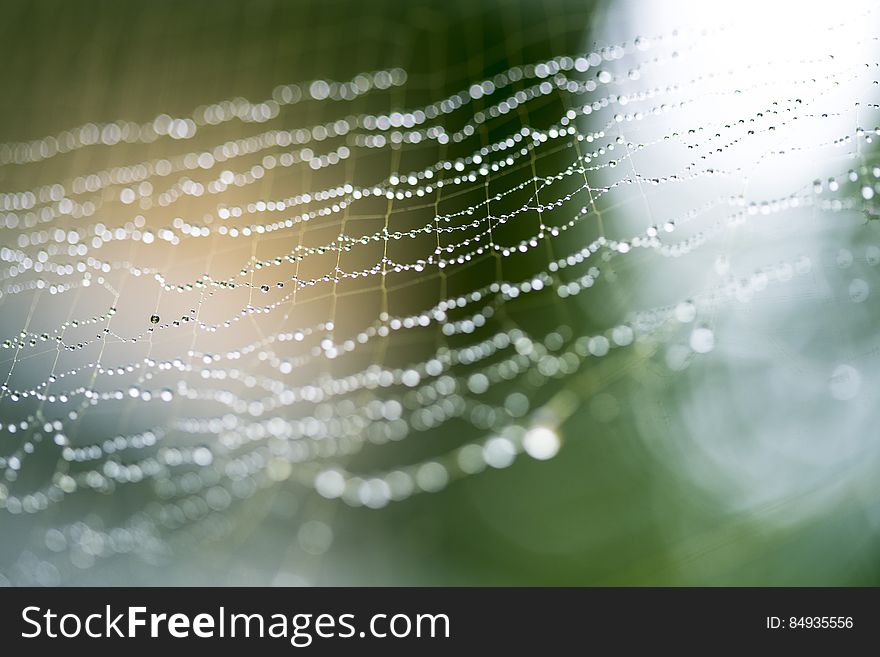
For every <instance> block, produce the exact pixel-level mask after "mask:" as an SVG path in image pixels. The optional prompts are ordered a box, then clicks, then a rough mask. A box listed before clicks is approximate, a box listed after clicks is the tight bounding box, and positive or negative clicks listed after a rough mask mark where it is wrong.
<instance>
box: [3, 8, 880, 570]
mask: <svg viewBox="0 0 880 657" xmlns="http://www.w3.org/2000/svg"><path fill="white" fill-rule="evenodd" d="M870 17H871V18H873V15H870ZM862 19H863V17H853V18H851V19H848V20H847V21H846V22H844V23H842V24H840V25H832V26H830V27H827V28H826V29H827V30H829V31H834V30H837V31H843V32H844V33H845V34H846V35H847V37H846V38H847V39H848V41H847V43H849V42H852V41H858V40H859V39H863V38H864V36H863V32H864V31H865V30H864V23H863V22H862ZM726 29H729V28H728V27H726V26H724V25H720V26H701V27H700V29H681V30H671V31H669V32H657V33H643V34H642V35H637V34H629V35H627V36H626V38H624V39H621V40H619V41H611V40H608V39H605V40H602V39H601V37H602V36H603V35H602V34H598V35H597V41H596V43H595V44H594V45H593V47H591V48H588V49H585V50H583V51H581V52H575V51H572V52H568V53H563V54H555V55H554V56H552V57H550V58H545V59H541V60H536V61H523V60H522V57H521V55H522V49H521V48H520V47H519V44H517V47H514V44H516V43H517V42H516V40H513V39H509V40H507V41H505V43H504V47H503V48H502V49H500V50H499V49H487V50H486V51H479V50H478V52H479V55H478V56H472V57H470V58H469V59H468V61H467V64H466V66H465V68H464V70H462V71H457V72H456V71H447V73H446V74H447V75H449V76H450V77H452V76H453V75H455V74H458V75H461V76H463V79H466V80H467V83H466V84H464V85H463V86H460V88H459V89H458V90H457V91H455V92H452V93H448V94H437V93H433V94H432V90H434V89H437V88H440V87H441V86H442V85H439V84H437V82H436V81H435V80H431V79H427V78H426V77H425V76H424V75H421V76H419V75H412V74H410V73H409V72H408V71H406V70H404V69H403V68H400V67H393V68H388V69H382V70H371V71H363V72H360V73H356V74H353V75H351V76H350V77H348V78H346V79H342V80H338V81H336V80H331V79H323V78H322V79H315V80H306V81H303V82H298V83H287V82H281V81H280V80H275V81H273V82H274V83H276V84H278V86H275V87H274V88H272V87H271V85H270V86H269V87H267V91H266V93H264V94H263V96H262V97H261V98H257V99H250V100H248V99H245V98H243V97H235V98H230V99H228V100H222V101H212V100H211V99H210V98H205V99H203V102H205V103H206V104H204V105H200V106H198V107H195V108H193V109H191V110H188V111H184V112H178V113H177V114H172V113H171V112H161V113H157V114H156V115H155V116H153V117H151V118H149V119H148V120H141V121H132V120H128V119H119V120H115V121H108V122H103V123H99V122H89V123H85V124H83V125H78V126H75V127H71V126H67V127H66V128H64V129H62V130H60V131H57V132H54V133H52V134H48V135H47V136H44V137H42V138H38V139H31V140H28V141H23V142H8V143H5V144H3V145H2V146H0V165H2V167H3V169H4V172H5V173H6V177H5V178H4V181H5V182H4V187H5V191H4V192H3V193H2V194H0V207H2V217H3V218H2V221H3V232H4V242H3V243H4V246H3V249H2V252H0V258H2V260H3V263H4V265H3V271H2V276H0V286H2V287H0V304H2V309H3V313H2V315H3V319H2V326H3V330H4V336H3V337H4V339H5V342H4V343H3V347H4V349H3V359H2V370H0V376H2V378H3V386H2V392H0V419H2V443H0V444H2V448H0V476H2V483H0V506H2V513H3V520H2V523H3V525H5V526H6V527H9V528H10V531H13V528H14V529H15V530H17V529H18V528H23V531H21V532H18V531H16V533H17V534H18V535H19V538H18V539H17V540H16V541H15V542H14V543H11V544H10V545H8V546H7V552H8V554H7V555H6V557H5V565H4V566H3V567H2V568H3V573H4V574H3V577H5V578H7V579H9V581H12V582H14V583H17V584H18V583H30V582H36V583H56V582H58V581H67V580H68V579H69V578H70V577H74V576H75V574H76V573H77V572H79V571H81V570H89V569H93V568H101V567H103V566H104V565H105V564H106V563H107V562H108V561H111V560H113V559H118V558H122V557H125V556H126V555H136V556H137V557H139V558H142V559H145V560H146V561H147V562H148V563H153V564H155V563H160V562H162V560H167V559H169V558H173V556H172V555H174V554H186V553H187V551H191V550H197V549H198V548H199V546H201V545H204V544H205V543H213V542H222V541H224V540H230V537H233V536H235V534H236V533H237V532H241V531H243V530H242V527H247V526H248V525H249V515H251V514H254V513H256V515H259V512H255V511H254V509H258V508H260V504H261V503H260V502H259V500H260V499H265V498H266V497H267V496H278V497H279V499H281V500H282V505H283V506H285V507H286V508H288V509H289V520H290V525H289V526H288V527H287V528H286V530H285V531H286V532H288V533H291V534H295V535H296V537H297V539H296V540H297V545H298V546H299V548H300V549H301V550H302V551H304V552H305V553H308V554H313V555H316V554H318V555H319V554H321V553H323V552H324V551H326V550H327V549H328V547H329V546H330V544H331V542H332V540H333V534H334V530H333V527H334V520H333V519H334V515H335V514H336V513H337V511H336V509H337V508H338V507H339V505H344V506H346V507H354V508H363V513H369V510H370V509H378V508H383V507H386V506H388V505H394V504H403V503H405V502H406V501H407V500H409V499H410V498H411V497H413V496H416V495H421V494H442V491H443V490H445V489H446V488H447V487H449V486H454V485H456V482H457V481H458V480H461V479H465V478H469V477H480V476H481V475H482V473H484V472H485V471H486V470H487V469H501V468H506V467H508V466H510V465H512V464H513V463H514V462H515V461H516V460H517V459H520V458H534V459H538V460H547V459H551V458H553V457H556V456H557V453H559V454H560V457H564V454H565V452H564V451H562V452H560V451H559V450H560V448H561V447H562V446H563V444H562V443H563V439H565V440H567V441H574V440H584V439H589V437H584V436H580V435H578V432H577V430H576V429H573V428H569V427H571V425H570V424H567V421H568V420H569V418H570V417H571V416H573V415H574V414H575V413H576V412H577V411H578V409H579V408H581V407H582V406H586V405H589V404H593V406H592V408H593V409H594V410H595V409H596V408H599V411H598V412H599V413H600V414H602V413H605V414H607V413H616V412H618V411H617V410H614V409H618V408H619V406H620V404H621V403H622V402H621V400H620V399H618V398H616V397H614V396H612V395H609V394H608V392H607V391H608V389H609V388H610V387H611V386H612V385H613V384H614V383H615V382H616V381H618V380H619V379H620V378H621V377H624V376H629V375H630V374H631V373H632V372H633V371H634V370H638V369H639V368H646V370H647V371H653V370H654V369H655V368H660V369H662V371H663V375H662V376H661V378H665V377H668V376H683V374H682V371H684V370H685V368H687V367H688V366H689V365H690V364H691V362H692V361H693V360H694V359H700V358H704V357H705V358H711V357H713V356H716V355H718V354H719V351H721V352H722V353H728V352H723V348H724V346H725V343H724V342H723V341H724V340H728V341H732V342H731V344H732V345H733V346H735V345H736V337H735V335H733V334H732V333H731V332H723V331H722V332H720V333H719V326H723V325H724V321H723V320H722V319H721V318H720V316H719V315H721V316H723V314H724V313H725V312H729V310H730V308H733V307H738V306H739V305H740V304H742V303H744V302H751V300H752V299H753V298H760V297H761V296H762V295H768V294H769V295H771V297H772V295H773V294H774V292H773V290H775V289H778V288H780V287H781V288H789V289H793V290H794V291H792V292H789V293H787V294H789V295H797V294H799V293H800V292H799V290H801V288H800V287H798V285H799V281H802V280H803V278H804V277H807V278H810V277H812V276H813V275H814V274H815V263H814V262H813V261H812V260H811V259H810V257H808V256H806V255H804V253H803V249H800V247H801V246H802V245H803V243H797V242H786V240H787V239H789V238H786V237H781V238H780V234H779V232H778V231H782V230H787V229H788V222H786V221H785V220H784V217H786V216H788V215H794V216H796V217H798V218H799V219H798V221H799V222H800V221H801V218H803V217H809V218H810V221H812V222H813V223H812V224H810V226H819V227H827V226H829V225H834V223H835V222H838V223H839V222H840V221H841V217H847V218H849V219H848V221H850V223H849V224H847V225H848V226H851V225H855V224H853V223H852V218H853V217H854V218H855V220H856V223H862V224H864V221H865V218H866V217H867V218H868V219H872V218H873V216H874V214H875V212H876V210H875V208H874V202H873V199H874V195H875V191H877V190H878V187H877V185H878V183H877V179H878V178H880V169H878V168H877V167H876V166H875V165H874V160H873V156H872V147H871V144H872V142H873V139H874V138H875V137H876V135H877V134H880V132H878V129H877V128H874V127H871V126H873V125H874V124H875V123H876V108H877V106H876V105H875V104H873V102H872V101H873V100H876V99H875V98H874V97H875V96H876V92H875V89H874V88H875V85H876V83H875V82H874V78H875V77H876V64H875V63H874V62H873V61H861V60H859V61H857V62H854V61H853V60H852V58H849V57H847V56H845V55H844V54H842V53H825V52H822V53H811V54H809V55H805V56H801V54H800V53H796V54H795V55H794V56H793V59H791V60H790V61H781V60H778V59H767V58H766V57H765V58H763V59H762V58H761V57H760V56H758V59H757V61H760V62H762V66H763V67H764V68H763V69H761V70H762V75H761V76H758V77H755V78H752V76H750V75H748V74H747V75H746V76H745V80H746V82H745V83H743V78H742V77H741V76H742V74H743V73H744V72H746V73H747V72H748V71H749V70H751V69H752V67H753V66H755V64H754V62H748V63H747V62H743V63H742V65H741V66H742V68H741V69H737V68H736V67H735V65H734V67H733V68H726V67H719V68H713V67H709V68H708V69H707V70H704V69H701V68H700V67H697V68H693V67H692V68H689V67H688V66H687V65H684V66H682V65H681V62H685V63H687V62H695V61H696V62H699V61H701V58H709V57H710V55H711V54H712V53H713V52H714V48H716V47H717V39H718V38H720V37H719V35H722V34H723V33H724V30H726ZM734 29H736V27H734ZM464 38H466V39H471V38H476V39H477V40H478V38H479V35H474V34H469V35H466V36H465V37H464ZM523 38H525V37H523ZM834 43H837V41H835V42H834ZM834 55H836V56H837V57H836V58H835V57H834ZM861 55H862V52H861V51H859V54H858V56H861ZM732 79H735V80H736V82H735V83H734V82H732V81H731V80H732ZM749 80H751V81H749ZM841 86H845V87H846V88H847V89H850V88H855V89H857V92H856V93H857V94H858V96H857V98H858V100H859V102H858V104H857V105H858V106H857V109H856V110H855V111H854V110H853V109H852V107H850V106H849V105H844V104H843V103H842V101H841V102H836V101H835V100H834V99H835V98H837V96H833V94H834V93H837V91H838V90H839V88H840V87H841ZM426 97H429V98H430V99H429V100H427V101H424V102H423V99H424V98H426ZM829 99H832V100H829ZM716 102H717V103H721V106H722V108H723V110H719V111H718V114H717V115H716V116H713V115H711V114H710V113H708V112H706V111H701V110H700V107H701V105H703V104H706V103H716ZM713 107H714V106H713ZM713 111H714V109H713ZM695 120H696V121H699V122H698V123H693V121H695ZM835 121H836V122H835ZM805 125H819V126H827V125H832V126H833V127H832V129H831V130H830V131H829V130H828V129H824V128H823V129H819V130H811V129H804V126H805ZM838 126H843V129H845V131H843V132H840V133H837V132H835V130H836V129H837V127H838ZM756 144H757V146H756ZM774 158H777V159H778V158H783V159H784V158H795V159H797V158H801V159H808V160H809V159H814V161H815V164H814V166H813V168H812V169H811V170H810V171H796V172H795V173H794V174H793V175H792V176H791V177H792V178H793V179H792V180H783V179H781V178H779V179H776V178H774V179H772V180H769V181H768V180H761V176H760V174H759V173H758V174H756V172H758V171H760V166H762V165H763V164H764V163H765V162H766V161H768V160H773V159H774ZM816 172H821V173H816ZM777 217H781V218H783V219H782V220H781V224H772V225H771V224H769V223H768V222H770V221H771V220H773V219H776V218H777ZM804 221H806V220H804ZM756 225H757V227H756ZM778 225H782V226H784V227H785V228H779V227H778ZM866 228H867V229H869V228H871V227H870V226H866ZM744 233H745V235H746V237H745V238H743V237H742V236H743V234H744ZM737 240H744V242H745V244H746V245H747V251H748V253H749V254H750V256H749V258H747V259H744V260H743V261H742V263H743V266H744V267H745V269H743V270H740V271H739V272H734V271H732V270H731V265H730V262H729V260H728V259H727V256H725V255H718V254H719V253H722V252H723V253H731V252H736V250H735V249H733V248H732V247H731V246H730V245H731V243H741V242H737ZM756 243H757V244H759V245H760V246H761V247H767V248H763V249H762V248H758V246H756ZM841 243H842V242H841ZM780 244H782V245H783V246H782V247H779V245H780ZM719 245H726V246H725V248H723V249H721V248H720V247H719ZM768 245H769V246H768ZM777 247H779V248H777ZM787 247H794V248H787ZM799 249H800V250H799ZM874 249H875V250H874V251H871V250H870V248H869V250H868V251H866V255H865V260H866V262H867V264H868V265H876V264H877V261H880V252H878V251H877V250H876V247H874ZM841 253H842V252H841ZM846 253H849V251H847V252H846ZM838 257H839V258H843V260H846V258H847V256H846V255H840V254H839V255H838ZM872 258H873V261H872ZM850 259H851V255H850ZM706 272H710V273H711V275H709V274H706ZM857 281H858V282H857ZM869 287H870V286H869V284H868V283H867V282H866V281H865V280H864V279H862V278H856V279H852V280H851V281H849V283H848V287H847V288H846V290H847V292H846V294H847V295H848V296H849V297H850V298H851V299H852V301H856V302H860V301H859V297H862V299H861V300H864V297H866V296H867V294H868V289H869ZM784 298H788V299H790V298H791V297H790V296H787V297H784ZM728 355H729V353H728ZM841 368H843V369H841ZM834 376H835V377H836V378H832V383H831V394H832V396H833V397H834V398H836V399H844V398H847V397H848V396H851V395H852V394H855V393H854V392H853V391H854V390H855V392H857V391H858V385H859V383H858V381H859V377H860V376H861V375H860V374H859V372H858V371H857V370H856V369H853V368H852V367H851V366H849V365H842V366H840V367H838V369H837V370H835V375H834ZM854 381H855V383H854ZM854 385H855V388H853V386H854ZM653 386H654V384H651V386H649V387H653ZM597 399H598V400H599V406H598V407H597V406H596V405H595V402H596V400H597ZM609 409H610V410H609ZM642 421H644V422H654V419H650V420H642ZM652 426H656V425H652ZM4 533H6V532H4ZM2 563H3V562H0V564H2ZM308 569H309V567H308V566H306V565H302V564H298V563H294V564H293V565H292V566H290V567H289V570H290V571H291V572H293V573H295V574H296V576H297V577H302V581H308V580H309V573H308Z"/></svg>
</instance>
